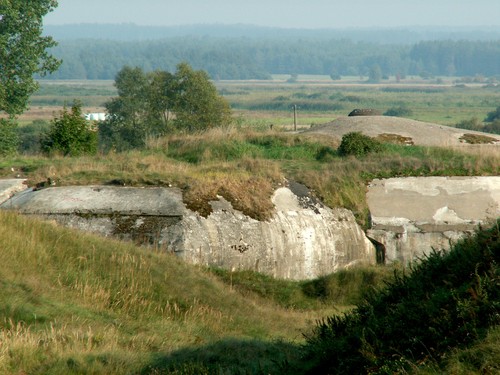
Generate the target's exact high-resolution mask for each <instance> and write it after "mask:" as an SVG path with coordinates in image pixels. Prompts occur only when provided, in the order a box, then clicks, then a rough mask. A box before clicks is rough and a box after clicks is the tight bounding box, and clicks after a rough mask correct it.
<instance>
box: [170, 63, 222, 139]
mask: <svg viewBox="0 0 500 375" xmlns="http://www.w3.org/2000/svg"><path fill="white" fill-rule="evenodd" d="M175 85H176V86H175V98H174V102H175V105H174V112H175V115H176V118H175V126H176V128H177V129H179V130H185V131H188V132H193V131H199V130H207V129H211V128H214V127H218V126H227V125H229V124H230V123H231V108H230V107H229V104H228V103H227V102H226V100H225V99H224V98H223V97H221V96H219V94H218V93H217V89H216V87H215V86H214V85H213V84H212V83H211V82H210V78H209V76H208V74H207V73H206V72H204V71H202V70H199V71H194V70H193V69H192V68H191V67H190V66H189V65H188V64H187V63H181V64H179V65H178V66H177V71H176V73H175Z"/></svg>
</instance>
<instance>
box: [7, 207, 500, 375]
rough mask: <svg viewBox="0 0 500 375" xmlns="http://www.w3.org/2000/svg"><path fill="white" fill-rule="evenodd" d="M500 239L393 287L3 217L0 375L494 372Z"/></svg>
mask: <svg viewBox="0 0 500 375" xmlns="http://www.w3.org/2000/svg"><path fill="white" fill-rule="evenodd" d="M499 225H500V222H499ZM499 238H500V237H499V236H498V227H494V228H493V229H491V230H485V231H483V232H481V233H479V234H478V235H477V236H473V237H470V238H468V239H466V240H464V241H463V242H461V243H458V244H457V245H456V246H455V248H454V250H453V251H452V252H450V253H448V254H441V253H434V254H431V255H430V256H429V257H428V259H426V260H424V262H423V263H421V264H420V265H418V266H416V267H415V268H413V269H412V270H411V272H408V270H406V273H401V272H402V271H398V270H396V278H395V279H393V277H392V272H393V270H392V269H387V268H377V267H374V268H361V269H352V270H346V271H342V272H339V273H335V274H332V275H327V276H325V277H322V278H319V279H316V280H310V281H303V282H293V281H284V280H275V279H271V278H269V277H267V276H263V275H260V274H257V273H253V272H235V273H231V272H229V271H224V270H219V269H211V270H207V269H203V268H199V267H195V266H190V265H188V264H185V263H183V262H182V261H181V260H179V259H178V258H176V257H174V256H172V255H169V254H165V253H159V252H156V251H154V249H144V248H138V247H135V246H133V245H132V244H128V243H122V242H118V241H114V240H109V239H103V238H99V237H96V236H93V235H88V234H82V233H78V232H75V231H73V230H70V229H67V228H61V227H57V226H55V225H54V224H52V223H49V222H40V221H37V220H36V219H30V218H27V217H21V216H19V215H17V214H15V213H11V212H0V239H1V240H2V252H0V264H1V265H2V266H1V267H0V284H1V288H0V298H1V300H2V306H1V307H0V343H1V344H0V372H2V373H5V374H20V373H29V374H83V373H85V374H104V373H107V374H109V373H112V374H130V373H135V374H213V373H230V374H240V373H244V374H279V373H290V374H305V373H315V374H316V373H331V371H333V372H334V373H339V374H342V373H353V371H354V372H355V373H365V370H362V369H363V367H365V366H369V371H366V372H368V373H386V370H387V371H390V372H391V373H408V372H412V373H418V374H441V373H457V374H460V373H463V374H471V373H472V374H474V373H477V374H479V373H487V374H490V373H491V374H493V373H496V372H497V371H498V369H499V368H498V363H499V362H498V358H499V356H500V347H499V345H498V342H499V341H498V338H499V330H498V327H495V324H498V311H499V310H498V308H499V307H498V303H499V302H498V290H499V289H498V281H499V280H498V266H497V263H498V262H497V258H498V251H499V250H500V247H499V245H498V240H499ZM386 285H387V286H386ZM352 305H356V306H357V308H356V309H355V310H352V309H351V308H350V306H352ZM382 310H383V311H382ZM351 311H352V312H351ZM341 313H344V314H346V315H343V316H342V315H340V314H341ZM325 316H327V317H328V318H325V319H322V320H318V319H320V318H321V317H325ZM360 319H361V320H360ZM365 319H367V320H366V321H365ZM358 320H359V321H360V323H358ZM315 322H316V323H315ZM333 322H336V323H335V324H338V325H339V328H338V330H337V329H334V330H331V329H330V328H329V325H330V324H333ZM343 322H353V325H352V326H351V325H349V327H351V328H347V331H345V330H344V329H343V328H341V325H342V324H343ZM357 324H358V325H360V326H361V327H362V328H363V329H362V332H363V333H359V334H358V333H356V335H355V336H356V339H355V340H347V341H344V340H343V339H342V335H343V334H344V333H343V332H350V331H349V330H351V329H357V328H355V327H357V326H356V325H357ZM378 330H380V332H378ZM333 332H337V333H336V334H334V335H333V336H332V333H333ZM403 333H404V334H403ZM304 335H305V337H307V342H305V341H304ZM363 337H364V338H365V340H366V342H365V341H361V343H363V342H364V344H363V349H362V350H358V349H357V347H356V345H358V342H359V339H360V338H363ZM337 339H338V340H340V341H339V342H332V340H337ZM325 340H326V341H325ZM432 340H437V341H436V342H434V341H432ZM457 340H458V341H457ZM304 345H306V346H304ZM346 345H347V346H346ZM405 345H409V346H410V347H411V348H406V346H405ZM421 347H424V348H426V350H423V351H422V350H421ZM333 348H337V349H335V350H333ZM332 350H333V352H332ZM325 353H329V354H328V355H326V356H325ZM332 353H334V354H332ZM342 353H344V354H342ZM339 356H341V357H342V358H343V359H344V360H347V361H344V365H345V364H346V363H347V364H348V363H356V364H354V366H355V367H354V369H355V370H352V369H351V370H346V368H345V367H342V368H340V367H335V366H337V365H335V363H336V362H335V361H336V359H335V358H338V357H339ZM360 358H363V359H361V362H359V363H358V362H356V361H359V360H360ZM323 360H326V362H322V361H323ZM367 363H370V364H368V365H367ZM325 366H326V367H325ZM331 366H334V367H331ZM366 368H367V367H365V369H366ZM326 369H328V370H326ZM344 370H345V371H344Z"/></svg>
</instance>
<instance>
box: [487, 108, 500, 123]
mask: <svg viewBox="0 0 500 375" xmlns="http://www.w3.org/2000/svg"><path fill="white" fill-rule="evenodd" d="M495 120H500V106H498V107H497V108H496V109H495V110H494V111H491V112H489V113H488V115H487V116H486V118H485V119H484V121H485V122H493V121H495Z"/></svg>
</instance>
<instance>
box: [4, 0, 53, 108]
mask: <svg viewBox="0 0 500 375" xmlns="http://www.w3.org/2000/svg"><path fill="white" fill-rule="evenodd" d="M56 6H57V2H56V1H54V0H36V1H23V0H12V1H8V2H5V1H3V2H2V5H1V7H0V14H1V16H2V18H1V19H0V67H1V69H0V111H4V112H6V113H7V114H8V115H9V116H16V115H19V114H21V113H22V112H23V111H24V110H25V109H26V107H27V104H28V100H29V97H30V95H31V94H32V93H33V92H34V91H35V90H36V89H37V87H38V85H37V83H36V81H35V80H34V79H33V74H35V73H38V74H41V75H44V74H45V73H48V72H52V71H54V70H56V69H57V67H58V65H59V61H57V60H56V59H55V58H53V57H52V56H51V55H50V54H49V53H48V52H47V50H48V49H49V48H51V47H53V46H54V45H55V42H54V41H53V40H52V38H51V37H48V36H42V19H43V16H45V15H46V14H47V13H49V12H51V11H52V10H53V9H54V8H55V7H56Z"/></svg>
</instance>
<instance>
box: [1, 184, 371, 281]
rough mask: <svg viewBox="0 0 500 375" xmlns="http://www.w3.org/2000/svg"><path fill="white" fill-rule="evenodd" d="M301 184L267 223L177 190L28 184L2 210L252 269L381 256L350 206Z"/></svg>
mask: <svg viewBox="0 0 500 375" xmlns="http://www.w3.org/2000/svg"><path fill="white" fill-rule="evenodd" d="M296 185H297V184H295V187H297V186H296ZM295 190H297V189H295ZM299 190H301V192H300V194H298V195H297V194H295V193H294V192H293V191H292V190H291V189H289V188H286V187H283V188H280V189H278V190H277V191H276V192H275V194H274V196H273V202H274V204H275V207H276V210H275V214H274V216H273V217H272V218H271V219H270V220H268V221H264V222H261V221H257V220H254V219H252V218H250V217H248V216H246V215H244V214H243V213H241V212H239V211H237V210H234V209H233V208H232V206H231V204H230V203H229V202H227V201H225V200H224V199H223V198H222V197H219V199H218V200H217V201H214V202H211V205H212V208H213V212H212V213H211V214H210V215H209V216H208V217H206V218H205V217H202V216H200V215H199V214H197V213H196V212H192V211H190V210H188V209H187V208H186V207H185V206H184V204H183V202H182V193H181V191H180V190H178V189H174V188H172V189H167V188H129V187H111V186H86V187H49V188H45V189H41V190H37V191H33V190H31V189H29V190H26V191H24V192H22V193H19V194H17V195H16V196H14V197H13V198H11V199H9V200H7V201H5V202H4V203H3V204H1V205H0V208H3V209H13V210H17V211H19V212H20V213H23V214H27V215H35V216H39V217H42V218H46V219H50V220H56V221H57V222H59V223H61V224H63V225H67V226H70V227H74V228H79V229H82V230H86V231H91V232H95V233H99V234H101V235H104V236H115V237H119V238H122V239H130V240H135V241H139V242H141V243H144V242H146V243H148V244H155V245H158V246H160V247H162V248H164V249H165V250H166V251H170V252H173V253H175V254H177V255H179V256H181V257H182V258H183V259H185V260H186V261H187V262H190V263H193V264H202V265H212V266H219V267H223V268H226V269H232V270H243V269H252V270H256V271H259V272H263V273H266V274H268V275H272V276H275V277H278V278H288V279H309V278H314V277H318V276H321V275H324V274H328V273H331V272H333V271H336V270H338V269H342V268H345V267H349V266H351V265H354V264H357V263H374V262H375V249H374V246H373V245H372V243H371V242H370V241H369V240H368V239H367V238H366V236H365V234H364V232H363V231H362V229H361V228H360V227H359V226H358V225H357V224H356V222H355V219H354V215H353V214H352V213H351V212H350V211H348V210H346V209H340V208H339V209H334V210H332V209H330V208H328V207H325V206H324V205H322V204H321V203H320V202H316V201H314V200H313V199H311V198H310V197H308V195H307V194H306V193H304V191H307V189H306V188H305V187H302V189H299Z"/></svg>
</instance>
